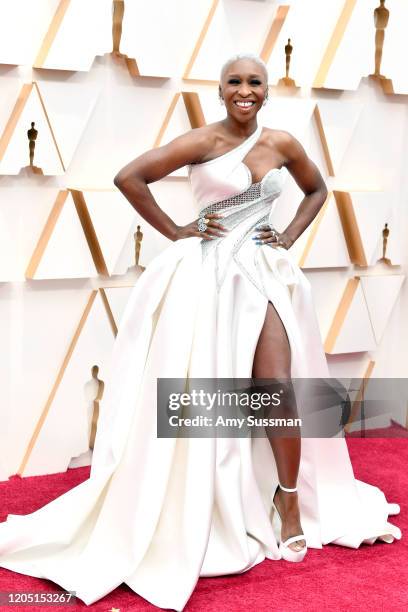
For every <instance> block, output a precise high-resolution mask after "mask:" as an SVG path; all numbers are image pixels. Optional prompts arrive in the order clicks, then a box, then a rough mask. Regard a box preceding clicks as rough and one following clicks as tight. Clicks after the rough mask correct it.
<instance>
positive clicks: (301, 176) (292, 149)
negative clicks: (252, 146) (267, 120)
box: [279, 132, 328, 248]
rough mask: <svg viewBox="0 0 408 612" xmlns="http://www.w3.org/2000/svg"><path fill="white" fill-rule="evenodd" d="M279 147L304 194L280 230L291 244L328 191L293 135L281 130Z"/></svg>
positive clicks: (319, 206) (302, 230)
mask: <svg viewBox="0 0 408 612" xmlns="http://www.w3.org/2000/svg"><path fill="white" fill-rule="evenodd" d="M279 149H280V151H281V153H282V155H283V156H284V158H285V162H284V165H285V166H286V167H287V169H288V170H289V172H290V174H291V175H292V176H293V178H294V179H295V181H296V183H297V184H298V186H299V187H300V189H301V190H302V191H303V193H304V194H305V197H304V198H303V200H302V201H301V203H300V204H299V208H298V209H297V211H296V214H295V216H294V218H293V220H292V221H291V222H290V223H289V225H288V226H287V228H286V229H285V230H284V232H282V234H284V235H285V236H287V237H288V238H289V240H290V241H291V244H293V243H294V242H295V240H297V239H298V238H299V236H300V235H301V234H302V233H303V232H304V231H305V229H306V228H307V227H308V225H310V223H311V222H312V221H313V219H314V218H315V216H316V215H317V213H318V212H319V210H320V209H321V207H322V206H323V204H324V203H325V201H326V198H327V193H328V192H327V187H326V184H325V182H324V180H323V177H322V175H321V174H320V172H319V169H318V168H317V166H316V164H315V163H314V162H313V161H312V160H311V159H310V158H309V157H308V156H307V154H306V152H305V150H304V148H303V147H302V145H301V144H300V142H299V141H298V140H296V138H294V136H292V135H291V134H289V133H288V132H282V138H281V141H280V143H279ZM282 234H281V236H282ZM291 244H290V245H289V246H291ZM286 248H289V247H286Z"/></svg>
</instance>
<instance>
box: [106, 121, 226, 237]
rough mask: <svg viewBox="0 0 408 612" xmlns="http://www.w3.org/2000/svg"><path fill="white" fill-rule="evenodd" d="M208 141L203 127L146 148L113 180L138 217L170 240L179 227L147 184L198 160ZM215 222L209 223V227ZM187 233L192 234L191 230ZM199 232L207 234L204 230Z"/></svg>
mask: <svg viewBox="0 0 408 612" xmlns="http://www.w3.org/2000/svg"><path fill="white" fill-rule="evenodd" d="M212 140H213V139H212V138H211V133H210V132H209V131H208V130H207V129H206V128H198V129H195V130H191V131H190V132H187V133H185V134H182V135H181V136H178V137H177V138H175V139H174V140H172V141H171V142H169V143H168V144H166V145H164V146H162V147H157V148H155V149H150V150H149V151H146V153H143V154H142V155H140V156H139V157H137V158H136V159H134V160H133V161H131V162H130V163H129V164H127V165H126V166H124V167H123V168H122V169H121V170H120V171H119V172H118V173H117V174H116V176H115V178H114V180H113V182H114V184H115V185H116V187H117V188H118V189H119V190H120V191H121V192H122V193H123V195H124V196H125V197H126V198H127V200H128V201H129V202H130V204H131V205H132V206H133V207H134V208H135V210H137V212H138V213H139V214H140V216H141V217H143V219H145V220H146V221H147V222H148V223H150V225H152V226H153V227H154V228H155V229H157V230H158V231H159V232H161V233H162V234H164V236H166V237H167V238H169V239H170V240H173V241H174V240H176V239H177V238H178V237H184V236H179V235H178V234H179V233H180V232H179V230H180V229H181V228H180V226H178V225H176V224H175V223H174V221H173V220H172V219H171V218H170V217H169V216H168V215H166V213H165V212H164V211H163V210H162V209H161V208H160V207H159V205H158V204H157V202H156V200H155V199H154V197H153V195H152V193H151V191H150V189H149V188H148V186H147V184H148V183H153V182H154V181H158V180H159V179H161V178H163V177H164V176H167V175H168V174H170V173H171V172H173V171H174V170H177V169H178V168H182V167H183V166H185V165H186V164H190V163H194V162H196V161H199V160H200V159H201V158H202V157H203V156H204V155H206V154H207V153H208V151H209V150H210V149H211V147H212V145H213V142H212ZM217 225H218V224H217V223H215V222H212V226H213V227H216V226H217ZM188 233H189V235H192V234H191V231H189V232H188ZM214 233H215V232H214ZM197 235H200V234H199V233H198V232H197ZM201 235H202V237H207V238H208V237H209V236H207V233H206V232H203V233H202V234H201ZM210 237H212V236H210Z"/></svg>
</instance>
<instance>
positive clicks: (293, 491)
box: [279, 483, 297, 493]
mask: <svg viewBox="0 0 408 612" xmlns="http://www.w3.org/2000/svg"><path fill="white" fill-rule="evenodd" d="M279 486H280V488H281V489H282V491H286V492H287V493H296V491H297V487H295V488H294V489H288V488H287V487H282V485H281V483H279Z"/></svg>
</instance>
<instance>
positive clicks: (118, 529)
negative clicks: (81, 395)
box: [0, 126, 401, 610]
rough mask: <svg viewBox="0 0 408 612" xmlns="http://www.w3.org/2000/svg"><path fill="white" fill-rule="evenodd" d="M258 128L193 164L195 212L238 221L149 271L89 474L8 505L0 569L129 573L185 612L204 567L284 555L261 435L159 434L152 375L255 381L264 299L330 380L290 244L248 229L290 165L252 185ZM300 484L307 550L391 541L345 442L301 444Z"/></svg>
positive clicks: (127, 315)
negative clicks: (250, 157) (38, 499)
mask: <svg viewBox="0 0 408 612" xmlns="http://www.w3.org/2000/svg"><path fill="white" fill-rule="evenodd" d="M261 131H262V127H261V126H259V127H258V128H257V130H256V131H255V132H254V133H253V134H252V135H251V136H249V138H247V139H246V140H245V141H244V142H243V143H242V144H240V145H239V146H237V147H235V148H234V149H232V150H231V151H229V152H227V153H226V154H224V155H222V156H220V157H218V158H217V159H214V160H211V161H209V162H205V163H202V164H194V165H191V166H189V178H190V181H191V186H192V190H193V193H194V196H195V198H196V199H197V201H198V202H199V204H200V205H201V208H202V212H204V210H217V209H219V208H223V209H224V210H225V211H226V213H227V216H226V217H225V219H224V221H223V223H225V224H226V225H227V224H228V225H229V227H230V228H232V229H231V231H230V233H229V234H228V235H227V236H226V237H225V238H223V239H218V240H211V241H208V240H207V241H202V239H201V238H199V237H191V238H186V239H182V240H178V241H176V242H172V243H171V244H170V245H169V246H168V248H166V249H165V250H164V251H163V252H162V253H161V254H160V255H158V256H157V257H156V258H155V259H154V260H153V261H152V262H151V263H150V264H149V265H148V266H147V269H146V270H145V271H144V272H143V274H142V276H141V277H140V279H139V280H138V282H137V283H136V286H135V287H134V289H133V290H132V292H131V295H130V298H129V301H128V303H127V306H126V309H125V312H124V315H123V318H122V320H121V324H120V328H119V333H118V336H117V339H116V342H115V346H114V350H113V354H112V362H111V370H110V377H109V380H108V381H106V383H107V384H106V387H105V396H104V399H103V401H102V402H101V410H100V417H99V423H98V430H97V436H96V441H95V448H94V453H93V461H92V468H91V475H90V478H89V479H88V480H86V481H85V482H83V483H81V484H80V485H78V486H76V487H75V488H74V489H72V490H70V491H68V492H67V493H65V494H64V495H62V496H60V497H59V498H57V499H56V500H54V501H52V502H51V503H49V504H47V505H46V506H44V507H43V508H41V509H39V510H37V511H36V512H33V513H32V514H29V515H26V516H21V517H20V516H17V515H9V516H8V518H7V521H6V522H4V523H2V524H1V525H0V566H1V567H5V568H8V569H10V570H14V571H16V572H20V573H22V574H28V575H31V576H36V577H40V578H48V579H50V580H53V581H54V582H56V583H57V584H58V585H60V586H61V587H63V588H64V589H67V590H72V591H76V593H77V596H78V597H79V598H80V599H81V600H83V601H84V602H85V603H86V604H91V603H93V602H95V601H97V600H98V599H100V598H102V597H103V596H104V595H106V594H108V593H109V592H111V591H112V590H113V589H115V587H117V586H119V585H120V584H121V583H122V582H125V583H126V584H127V585H128V586H129V587H130V588H131V589H133V590H134V591H135V592H136V593H138V594H140V595H141V596H142V597H144V598H145V599H147V600H148V601H150V602H151V603H153V604H155V605H156V606H159V607H162V608H171V609H175V610H182V609H183V608H184V606H185V605H186V603H187V601H188V599H189V597H190V595H191V593H192V592H193V590H194V587H195V585H196V582H197V580H198V578H199V577H200V576H216V575H222V574H234V573H241V572H244V571H246V570H248V569H250V568H251V567H253V566H254V565H256V564H257V563H260V562H261V561H263V560H264V559H265V558H269V559H276V560H278V559H279V551H278V546H277V542H276V539H275V536H274V533H273V530H272V526H271V521H270V509H271V497H272V494H273V491H274V489H275V487H276V484H277V473H276V467H275V462H274V458H273V454H272V451H271V449H270V445H269V442H268V440H267V439H266V438H255V439H252V441H251V438H208V439H200V438H190V439H188V438H173V439H167V438H166V439H165V438H157V436H156V424H157V419H156V379H157V377H162V378H167V377H168V378H171V377H178V378H181V377H187V376H189V377H192V378H194V377H196V378H200V377H219V378H221V377H225V378H233V377H237V378H238V377H241V378H251V375H252V363H253V357H254V352H255V348H256V344H257V340H258V337H259V334H260V332H261V328H262V325H263V322H264V319H265V314H266V308H267V304H268V300H270V301H271V302H272V303H273V305H274V306H275V308H276V309H277V311H278V314H279V315H280V317H281V319H282V321H283V323H284V325H285V328H286V332H287V334H288V338H289V342H290V348H291V356H292V358H291V364H292V366H291V367H292V372H291V374H292V377H306V378H307V377H329V372H328V368H327V363H326V358H325V354H324V351H323V347H322V343H321V338H320V333H319V328H318V323H317V319H316V314H315V311H314V305H313V301H312V295H311V287H310V283H309V281H308V280H307V278H306V276H305V275H304V274H303V272H302V271H301V270H300V268H299V267H298V266H297V264H296V262H295V261H294V259H293V258H292V255H291V253H290V252H288V251H286V250H285V249H284V248H281V247H279V248H277V249H274V248H271V247H269V246H267V245H256V244H255V242H254V241H253V240H252V235H253V232H252V230H253V228H254V226H255V225H257V224H258V223H260V222H261V221H265V220H267V219H268V217H269V220H270V221H271V222H272V223H273V210H274V207H275V206H276V203H277V198H278V196H279V194H280V193H281V188H282V180H283V174H284V172H286V169H281V170H279V169H273V170H270V171H269V172H268V173H267V174H266V176H265V177H264V178H263V180H262V181H261V182H259V183H255V184H252V185H251V173H250V172H249V170H248V168H247V167H246V166H245V164H244V163H243V161H242V160H243V159H244V157H245V155H246V154H247V153H248V151H249V150H250V149H251V147H252V146H253V145H254V144H255V142H256V141H257V139H258V138H259V136H260V134H261ZM225 200H226V201H225ZM221 201H222V202H223V204H217V205H215V203H217V202H221ZM298 490H299V503H300V510H301V518H302V527H303V530H304V533H305V535H306V538H307V543H308V546H309V547H313V548H321V547H322V545H323V544H327V543H329V542H334V543H336V544H340V545H343V546H349V547H353V548H357V547H358V546H360V544H362V543H363V542H365V543H371V544H372V543H373V542H374V541H375V540H376V539H377V538H378V539H382V540H385V541H388V542H391V541H393V539H394V538H397V539H399V538H400V537H401V533H400V531H399V529H398V528H397V527H395V526H394V525H392V524H390V523H389V522H388V521H387V519H388V515H389V514H391V512H392V507H391V505H390V504H388V503H387V501H386V499H385V497H384V494H383V493H382V491H380V489H378V488H377V487H373V486H371V485H368V484H365V483H363V482H361V481H359V480H356V479H355V478H354V475H353V469H352V466H351V463H350V459H349V455H348V451H347V447H346V443H345V441H344V439H342V438H331V439H318V438H313V439H310V438H309V439H308V438H305V439H302V453H301V464H300V473H299V479H298ZM321 554H324V552H322V553H321ZM373 554H375V551H374V550H373ZM303 563H307V557H306V559H305V560H304V561H303ZM272 579H273V576H272Z"/></svg>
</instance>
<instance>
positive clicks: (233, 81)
mask: <svg viewBox="0 0 408 612" xmlns="http://www.w3.org/2000/svg"><path fill="white" fill-rule="evenodd" d="M239 82H240V80H239V79H230V80H229V81H228V83H231V84H235V83H239ZM251 84H252V85H261V81H259V80H258V79H252V81H251Z"/></svg>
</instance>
